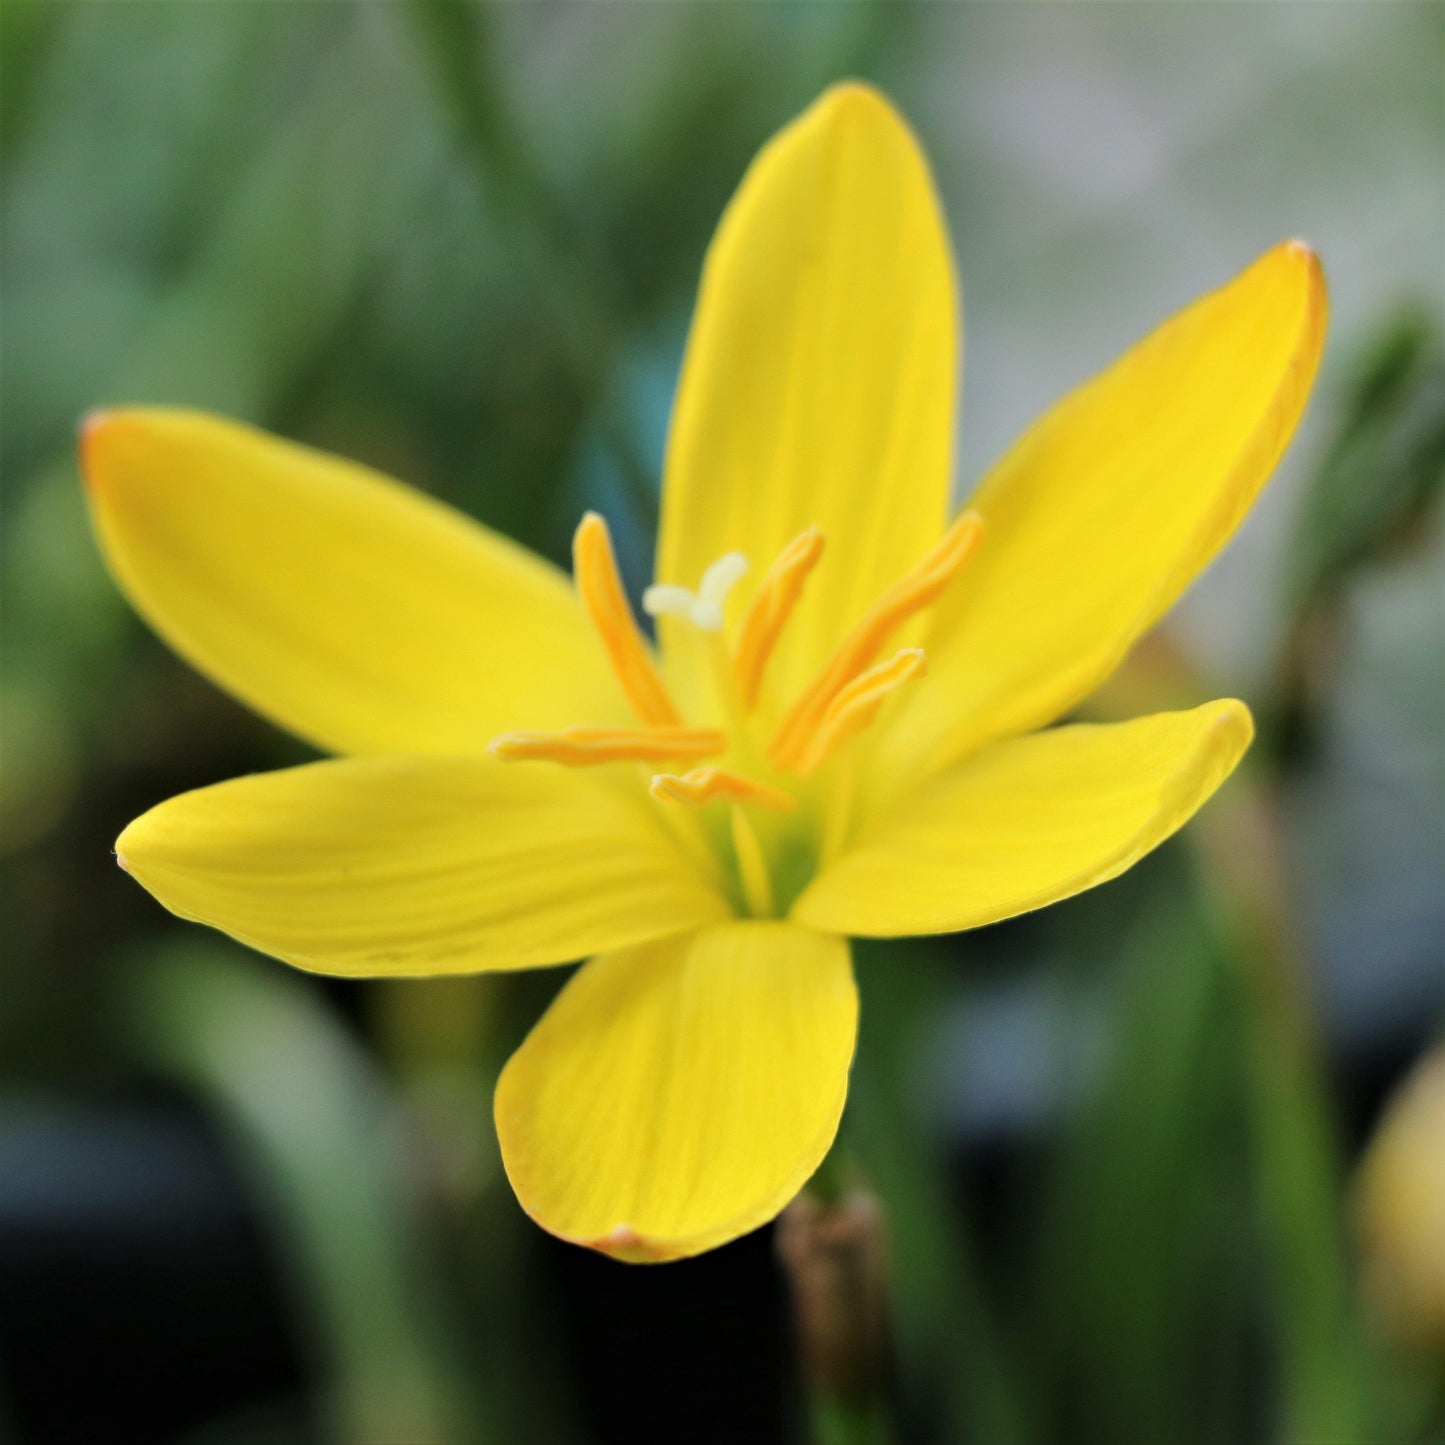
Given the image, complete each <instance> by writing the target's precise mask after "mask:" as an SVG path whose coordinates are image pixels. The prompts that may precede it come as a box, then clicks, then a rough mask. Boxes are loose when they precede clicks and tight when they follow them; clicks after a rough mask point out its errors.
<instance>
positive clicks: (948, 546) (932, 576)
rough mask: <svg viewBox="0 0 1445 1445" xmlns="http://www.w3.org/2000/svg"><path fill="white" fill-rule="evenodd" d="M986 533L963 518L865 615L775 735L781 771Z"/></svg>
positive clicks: (971, 517)
mask: <svg viewBox="0 0 1445 1445" xmlns="http://www.w3.org/2000/svg"><path fill="white" fill-rule="evenodd" d="M982 533H983V520H982V518H980V517H979V516H978V515H977V514H976V513H974V512H965V513H964V514H963V515H962V516H960V517H959V518H958V519H957V520H956V521H955V522H954V524H953V525H952V526H951V527H950V528H949V529H948V531H947V532H945V533H944V534H943V536H942V537H941V538H940V539H939V541H938V543H937V544H936V545H935V546H934V547H933V548H932V550H931V551H930V552H929V553H928V555H927V556H925V557H924V558H923V560H922V561H921V562H920V563H919V564H918V565H917V566H916V567H914V568H913V570H912V571H911V572H909V573H907V574H906V575H905V576H903V577H901V578H900V579H899V580H898V581H897V582H895V583H894V584H893V585H892V586H891V587H890V588H889V589H888V590H887V591H886V592H885V593H884V594H883V596H882V597H880V598H879V599H878V601H877V602H875V603H874V604H873V606H872V607H870V608H869V609H868V611H867V612H865V613H864V614H863V618H862V620H861V621H860V622H859V623H858V625H857V626H856V627H855V628H854V629H853V630H852V631H851V632H850V633H849V634H848V636H847V637H845V638H844V639H843V641H842V643H840V644H839V646H838V648H837V650H836V651H835V652H834V653H833V655H832V657H830V658H829V659H828V661H827V662H826V663H824V664H823V666H822V668H821V669H820V670H819V671H818V672H817V674H816V675H815V676H814V677H813V680H812V681H811V682H810V683H809V684H808V685H807V687H805V688H804V689H803V692H802V694H801V695H800V696H799V698H798V700H797V701H796V702H795V703H794V704H793V706H792V707H791V708H790V709H789V710H788V713H787V715H786V716H785V717H784V718H783V720H782V722H781V723H780V724H779V725H778V728H777V731H776V732H774V734H773V737H772V740H771V742H770V743H769V744H768V751H769V755H770V756H771V758H772V761H773V763H774V764H775V765H776V766H777V767H796V765H797V763H798V760H799V759H800V758H801V757H802V755H803V753H804V752H805V751H806V750H807V748H808V745H809V742H810V740H811V739H812V737H813V735H814V734H815V733H816V731H817V729H818V725H819V724H820V723H821V722H822V720H823V715H824V714H825V713H826V712H827V710H828V705H829V704H830V703H831V702H832V701H833V699H834V698H835V697H837V695H838V694H839V693H840V692H841V691H842V690H843V688H845V687H847V685H848V684H849V682H851V681H852V680H853V678H855V677H857V676H858V674H859V673H860V672H862V670H863V669H864V668H865V667H867V666H868V665H869V664H870V663H871V662H872V661H873V659H874V658H875V657H877V655H878V654H879V652H880V651H882V649H883V644H884V643H885V642H887V641H888V639H889V637H890V636H891V635H892V634H893V632H894V631H895V629H897V628H898V627H899V625H900V624H902V623H903V622H905V621H907V620H908V618H910V617H912V616H913V615H914V613H916V612H919V611H921V610H922V609H923V608H925V607H927V606H928V605H929V603H931V602H934V601H936V600H937V598H938V597H939V596H940V595H941V594H942V593H943V591H944V589H945V588H946V587H947V586H948V584H949V583H950V582H952V581H953V579H954V578H955V577H956V576H957V575H958V572H959V569H960V568H961V567H962V566H963V564H964V563H965V562H966V561H967V560H968V558H969V556H970V555H971V554H972V552H973V549H974V548H975V547H976V546H977V545H978V541H979V538H980V536H981V535H982Z"/></svg>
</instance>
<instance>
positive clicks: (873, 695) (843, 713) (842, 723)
mask: <svg viewBox="0 0 1445 1445" xmlns="http://www.w3.org/2000/svg"><path fill="white" fill-rule="evenodd" d="M927 671H928V659H927V657H925V656H924V654H923V651H922V649H921V648H917V647H905V648H904V649H903V650H902V651H901V652H898V653H895V654H894V655H893V656H892V657H890V658H889V659H888V661H887V662H880V663H879V664H878V665H877V666H876V667H870V668H868V670H867V671H866V672H860V673H859V674H858V676H857V677H855V678H854V679H853V681H852V682H850V683H849V684H848V685H847V686H846V687H844V688H842V689H840V691H839V692H838V693H837V695H836V696H835V697H834V698H833V701H832V702H830V703H829V704H828V710H827V711H826V712H825V713H824V714H823V718H822V721H821V722H819V724H818V730H817V731H816V732H815V733H814V734H813V736H812V738H811V739H810V740H809V743H808V747H807V749H806V751H805V752H804V753H803V756H802V759H801V761H800V762H799V763H798V772H799V773H801V774H802V775H803V776H804V777H807V776H808V774H810V773H814V772H816V771H817V770H818V769H819V768H820V767H822V766H823V764H824V763H825V762H827V761H828V759H829V758H830V757H832V756H833V754H834V753H836V752H837V751H838V749H839V748H841V747H842V746H843V744H844V743H846V742H847V741H848V740H849V739H850V738H853V737H856V736H857V735H858V733H860V732H862V730H863V729H864V728H865V727H867V726H868V724H869V723H871V722H872V721H873V719H874V718H875V717H877V716H878V709H879V708H880V707H882V706H883V704H884V703H885V702H886V701H887V700H888V698H889V696H890V695H891V694H892V693H893V691H894V689H895V688H898V687H901V686H902V685H903V684H904V683H905V682H907V681H908V680H909V679H910V678H913V677H922V676H923V674H924V673H926V672H927Z"/></svg>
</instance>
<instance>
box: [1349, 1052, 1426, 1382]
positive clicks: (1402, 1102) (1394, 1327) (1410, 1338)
mask: <svg viewBox="0 0 1445 1445" xmlns="http://www.w3.org/2000/svg"><path fill="white" fill-rule="evenodd" d="M1355 1218H1356V1225H1357V1229H1358V1233H1359V1240H1360V1253H1361V1257H1362V1264H1363V1267H1364V1270H1363V1280H1364V1287H1365V1292H1366V1295H1367V1296H1368V1298H1369V1300H1370V1302H1371V1304H1372V1305H1373V1306H1374V1308H1375V1311H1376V1313H1377V1314H1378V1316H1379V1318H1380V1320H1381V1322H1382V1323H1383V1324H1384V1326H1385V1327H1386V1329H1387V1330H1388V1331H1389V1332H1390V1334H1391V1335H1392V1337H1393V1338H1394V1339H1395V1340H1396V1341H1398V1343H1399V1344H1400V1345H1402V1346H1404V1347H1407V1348H1409V1349H1413V1350H1416V1351H1418V1352H1419V1353H1421V1354H1422V1355H1434V1356H1435V1357H1437V1358H1438V1359H1440V1360H1442V1361H1445V1043H1439V1044H1436V1045H1435V1047H1434V1048H1433V1049H1432V1050H1431V1051H1430V1052H1429V1053H1427V1054H1426V1055H1425V1057H1424V1058H1423V1059H1421V1061H1420V1062H1419V1063H1418V1064H1417V1065H1416V1066H1415V1069H1414V1071H1413V1072H1412V1073H1411V1074H1410V1077H1409V1078H1408V1079H1406V1081H1405V1083H1404V1085H1403V1086H1402V1087H1401V1088H1400V1090H1399V1091H1398V1092H1397V1093H1396V1094H1395V1095H1394V1097H1393V1098H1392V1099H1391V1100H1390V1102H1389V1104H1388V1106H1387V1107H1386V1110H1385V1115H1384V1118H1383V1120H1382V1121H1381V1123H1380V1126H1379V1128H1378V1129H1376V1131H1375V1136H1374V1138H1373V1139H1372V1140H1371V1141H1370V1145H1369V1148H1368V1149H1367V1150H1366V1151H1365V1157H1364V1161H1363V1162H1362V1163H1361V1165H1360V1170H1359V1174H1358V1176H1357V1178H1356V1183H1355Z"/></svg>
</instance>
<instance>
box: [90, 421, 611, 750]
mask: <svg viewBox="0 0 1445 1445" xmlns="http://www.w3.org/2000/svg"><path fill="white" fill-rule="evenodd" d="M81 457H82V466H83V469H84V472H85V479H86V482H87V491H88V494H89V500H90V508H91V515H92V518H93V521H94V525H95V530H96V532H97V534H98V536H99V540H100V545H101V550H102V552H103V553H104V555H105V558H106V561H107V562H108V564H109V566H110V570H111V572H112V573H113V574H114V576H115V579H116V581H117V582H118V583H119V584H120V587H121V590H122V591H123V592H124V593H125V594H126V596H127V597H128V598H129V599H130V601H131V603H132V604H133V605H134V606H135V608H136V610H137V611H138V612H139V613H140V614H141V616H142V617H144V618H145V619H146V621H147V622H149V623H150V625H151V626H152V627H154V628H155V630H156V631H157V632H158V633H159V634H160V635H161V636H162V637H163V638H164V639H165V640H166V641H167V642H168V643H170V645H171V646H172V647H174V648H175V650H176V651H177V652H179V653H180V654H181V656H183V657H184V658H185V659H186V660H187V661H188V662H189V663H191V665H192V666H193V667H195V668H197V669H198V670H199V671H200V672H203V673H205V674H206V676H208V677H210V678H211V679H212V680H213V681H215V682H216V683H218V684H220V686H222V687H224V688H225V689H226V690H227V691H229V692H231V693H232V694H234V695H235V696H236V697H238V698H240V699H241V700H242V701H243V702H245V703H248V704H249V705H250V706H251V707H253V708H255V709H256V710H257V711H258V712H260V713H263V714H264V715H265V716H267V717H269V718H271V719H272V720H273V721H275V722H278V723H280V724H281V725H282V726H283V727H285V728H289V729H290V730H291V731H292V732H294V733H297V734H298V735H299V736H301V737H303V738H306V739H307V740H308V741H310V742H313V743H315V744H317V745H318V746H320V747H322V748H325V749H327V750H328V751H331V752H339V753H433V754H449V755H458V754H469V753H470V754H479V753H481V752H482V751H483V750H484V749H485V748H486V746H487V742H488V740H489V739H490V738H492V737H494V736H495V735H496V734H497V733H498V732H500V731H502V730H503V729H504V728H509V727H515V726H516V725H517V723H518V722H519V721H525V722H527V723H528V724H531V725H535V726H537V727H542V728H551V727H564V726H566V725H567V724H568V723H572V722H576V721H577V720H578V719H579V718H586V719H595V720H596V721H598V722H608V721H612V720H614V719H615V720H621V719H622V718H625V717H626V715H627V714H626V704H625V702H624V701H623V699H622V697H621V695H620V693H619V690H618V687H617V684H616V682H615V681H614V680H613V678H612V676H611V675H610V673H609V672H608V669H607V662H606V658H605V657H604V656H603V653H602V650H601V649H600V648H599V647H598V646H597V642H596V639H595V638H594V637H593V636H592V635H591V632H590V630H589V628H588V626H587V619H586V618H585V617H584V616H583V614H582V609H581V608H580V607H579V606H578V605H577V600H576V598H575V597H574V596H573V594H572V589H571V587H570V586H569V585H568V582H567V579H566V577H564V576H563V575H562V573H560V572H559V571H558V570H557V569H556V568H554V567H552V566H551V565H550V564H548V563H546V562H544V561H542V559H541V558H539V557H535V556H533V555H532V554H531V553H530V552H528V551H526V549H525V548H522V547H519V546H517V545H516V544H515V543H513V542H509V541H507V540H506V539H505V538H504V537H500V536H498V535H496V534H495V533H493V532H490V531H488V530H487V529H486V528H485V527H482V526H480V525H478V524H477V523H475V522H472V521H470V520H469V519H468V518H466V517H464V516H462V515H461V514H460V513H458V512H454V511H453V510H452V509H451V508H450V507H446V506H443V505H442V504H441V503H440V502H436V501H433V500H432V499H430V498H428V497H426V496H424V495H423V494H422V493H420V492H417V491H413V490H412V489H410V488H408V487H405V486H402V485H401V484H400V483H398V482H394V481H391V480H389V479H388V478H386V477H382V476H379V475H377V474H376V473H375V472H373V471H370V470H369V469H368V468H366V467H363V466H359V465H357V464H356V463H354V462H348V461H344V460H342V459H341V458H340V457H333V456H328V455H326V454H325V453H322V452H317V451H312V450H311V449H310V448H308V447H303V446H297V445H295V444H293V443H291V442H286V441H282V440H280V439H279V438H277V437H273V436H268V435H267V434H266V433H265V432H261V431H257V430H256V429H255V428H254V427H250V426H246V425H243V424H242V423H240V422H235V421H228V420H226V419H224V418H222V417H217V416H210V415H207V414H205V413H203V412H194V411H179V410H164V409H149V408H147V409H138V410H121V411H109V412H100V413H95V414H93V415H92V416H91V417H90V418H89V419H88V420H87V422H86V424H85V427H84V431H83V434H82V440H81Z"/></svg>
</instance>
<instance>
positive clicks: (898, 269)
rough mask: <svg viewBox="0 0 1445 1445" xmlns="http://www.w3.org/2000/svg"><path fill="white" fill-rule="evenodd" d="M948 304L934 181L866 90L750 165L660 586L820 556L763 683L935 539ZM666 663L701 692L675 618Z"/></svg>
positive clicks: (729, 240)
mask: <svg viewBox="0 0 1445 1445" xmlns="http://www.w3.org/2000/svg"><path fill="white" fill-rule="evenodd" d="M957 333H958V322H957V298H956V294H955V287H954V280H953V271H952V265H951V261H950V257H949V248H948V239H947V235H946V233H945V230H944V223H943V219H942V216H941V214H940V212H939V205H938V199H937V197H936V195H935V194H934V189H933V183H932V181H931V179H930V176H929V172H928V165H927V162H926V161H925V159H924V157H923V155H922V153H921V151H920V150H919V148H918V144H917V142H916V141H915V140H914V138H913V136H912V135H911V134H910V132H909V130H908V128H907V126H906V125H905V124H904V122H903V121H902V119H901V118H900V117H899V116H898V114H897V113H896V112H895V111H894V110H893V109H892V108H891V106H890V105H889V104H888V102H887V101H886V100H884V99H883V97H882V96H880V95H879V94H878V93H877V92H876V91H873V90H871V89H869V88H868V87H866V86H863V85H859V84H846V85H839V86H835V87H834V88H833V89H831V90H829V91H828V92H827V93H826V94H824V95H823V96H822V98H821V99H819V100H818V101H817V102H816V103H815V104H814V105H813V106H812V107H811V108H810V109H808V110H807V111H806V112H804V114H803V115H802V116H800V117H799V118H798V119H797V120H795V121H794V122H793V123H792V124H791V125H789V126H787V127H786V128H785V129H784V130H783V131H782V132H781V133H780V134H779V135H777V136H776V137H775V138H774V139H773V140H772V141H771V142H770V143H769V144H768V145H767V146H766V147H765V148H764V149H763V151H762V152H761V154H759V156H758V157H757V159H756V160H755V161H754V162H753V164H752V167H751V168H750V169H749V171H748V173H747V176H746V177H745V178H744V180H743V183H742V185H741V187H740V189H739V190H738V193H737V194H736V196H734V198H733V200H732V202H731V204H730V205H729V206H728V209H727V211H726V213H725V214H724V216H723V219H722V222H721V224H720V226H719V228H718V232H717V235H716V238H715V239H714V241H713V243H712V247H711V249H710V250H709V252H708V256H707V263H706V266H705V268H704V270H703V277H702V286H701V291H700V293H699V296H698V302H697V311H696V314H695V316H694V318H693V324H692V333H691V336H690V338H689V340H688V347H687V357H686V361H685V363H684V366H683V371H682V378H681V381H680V384H679V390H678V397H677V404H676V408H675V410H674V414H673V419H672V431H671V435H670V438H669V442H668V451H667V468H666V485H665V487H664V492H663V506H662V532H661V537H660V539H659V545H658V560H657V577H658V580H659V581H660V582H665V583H675V584H681V585H682V586H685V587H696V585H697V582H698V579H699V577H700V576H701V575H702V572H703V569H704V568H706V567H707V566H708V564H709V563H711V562H713V561H715V560H716V559H717V558H718V557H719V556H721V555H722V554H723V553H725V552H728V551H734V550H736V551H740V552H742V553H743V554H744V555H745V556H746V557H747V558H748V559H749V561H750V562H751V564H752V568H753V576H754V577H755V578H761V577H762V576H763V575H764V574H765V572H766V571H767V569H768V568H769V567H770V566H771V565H772V563H773V560H774V558H775V557H776V556H777V555H778V554H779V553H780V552H781V551H782V550H783V548H784V547H785V546H786V545H787V544H788V543H789V542H790V541H791V540H792V539H793V538H795V537H796V536H797V535H798V533H800V532H802V531H803V530H804V529H805V528H807V527H809V526H811V525H814V524H816V525H817V526H818V527H819V528H821V529H822V531H823V533H824V534H825V536H826V539H827V553H826V555H825V556H824V557H823V560H822V562H821V563H820V565H819V566H818V568H817V569H816V571H814V573H813V575H812V576H811V577H810V578H809V579H808V583H807V586H806V588H805V589H804V591H803V595H802V599H801V601H800V602H799V604H798V608H797V613H796V615H795V616H794V617H793V618H792V620H791V621H790V622H789V623H788V626H787V630H786V632H785V633H784V635H783V637H782V639H781V641H780V643H779V645H778V651H777V654H776V656H775V657H774V659H773V662H772V663H771V665H770V667H769V669H768V680H767V685H766V689H765V695H776V694H777V693H779V692H786V690H787V687H788V685H789V684H790V683H791V684H792V685H793V686H797V685H800V684H801V683H802V682H803V681H805V680H806V679H807V677H808V675H809V674H810V673H811V671H812V670H813V669H814V668H816V667H817V666H818V665H819V664H820V663H821V662H822V660H823V657H824V654H825V652H826V651H827V650H828V648H830V647H831V645H832V644H833V643H835V642H836V641H837V640H838V638H839V637H840V636H841V635H842V632H843V631H844V630H845V629H846V628H847V627H848V626H849V625H850V624H851V623H853V622H855V621H856V620H857V619H858V617H859V616H860V615H861V614H862V613H863V611H864V609H865V608H866V607H867V606H868V605H869V604H870V603H872V602H873V601H874V599H875V598H876V597H877V595H878V594H879V593H880V592H882V591H883V589H884V588H885V587H887V586H888V585H889V584H890V583H892V582H893V581H895V580H896V579H897V578H898V577H899V576H900V575H901V574H903V573H904V572H906V571H907V570H908V568H910V567H911V566H913V564H914V563H915V562H917V561H918V559H919V558H920V557H921V556H922V555H923V554H924V553H925V552H926V551H927V550H928V548H929V547H930V546H931V545H932V543H933V542H934V541H935V540H936V538H937V537H938V535H939V533H940V532H941V531H942V530H943V525H944V522H945V520H946V512H947V502H948V482H949V466H950V452H951V447H952V428H953V411H954V391H955V373H956V365H957V357H956V351H957V344H958V338H957ZM662 631H663V639H664V643H665V644H666V647H667V652H668V659H667V661H668V666H669V671H670V672H671V673H672V675H673V676H674V677H675V678H677V679H678V681H677V686H678V687H679V688H680V689H684V690H686V691H685V692H684V695H686V696H690V697H696V696H697V695H698V691H699V689H701V690H702V691H703V693H704V694H705V693H706V689H707V686H708V684H707V682H706V681H705V678H704V673H703V670H702V664H701V661H700V660H699V659H698V656H697V654H698V652H699V649H697V648H696V647H695V646H692V645H691V644H692V639H690V638H687V637H686V636H684V635H683V634H682V631H681V630H680V629H679V627H678V626H677V624H676V623H675V622H674V621H673V620H671V619H668V620H667V622H666V623H665V625H664V627H663V630H662Z"/></svg>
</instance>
